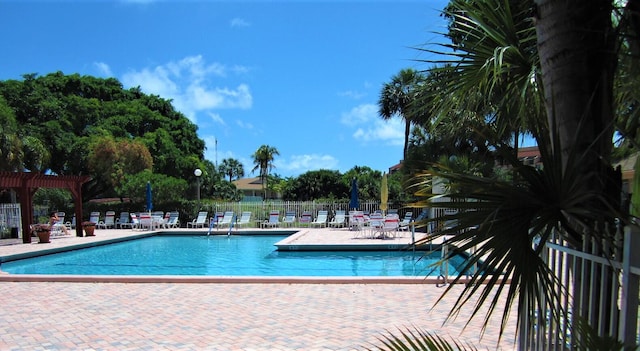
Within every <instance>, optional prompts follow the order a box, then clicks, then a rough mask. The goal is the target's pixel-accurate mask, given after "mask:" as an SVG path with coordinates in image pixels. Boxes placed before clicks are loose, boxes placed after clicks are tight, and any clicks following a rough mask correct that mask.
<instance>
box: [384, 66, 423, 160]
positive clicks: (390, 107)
mask: <svg viewBox="0 0 640 351" xmlns="http://www.w3.org/2000/svg"><path fill="white" fill-rule="evenodd" d="M423 79H424V78H423V77H422V75H421V74H420V73H419V72H418V71H416V70H414V69H411V68H408V69H403V70H401V71H400V73H398V74H397V75H395V76H393V77H392V78H391V82H389V83H386V84H384V85H383V87H382V92H381V93H380V99H379V100H378V107H379V113H380V116H382V118H383V119H384V120H389V119H391V118H392V117H394V116H400V117H401V118H402V119H404V121H405V131H404V148H403V149H402V157H403V158H405V157H406V156H407V147H408V145H409V134H410V132H411V122H412V117H411V116H412V115H411V114H410V113H409V109H410V105H411V104H412V102H413V101H414V100H415V97H416V92H417V89H418V87H419V86H420V84H421V83H422V81H423Z"/></svg>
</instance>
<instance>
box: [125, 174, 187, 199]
mask: <svg viewBox="0 0 640 351" xmlns="http://www.w3.org/2000/svg"><path fill="white" fill-rule="evenodd" d="M147 182H150V183H151V189H152V191H153V203H154V207H156V208H159V207H161V204H162V203H170V202H174V201H175V194H184V193H185V192H186V190H187V187H188V185H187V181H186V180H183V179H177V178H173V177H169V176H166V175H164V174H157V173H153V172H152V171H151V170H149V169H147V170H143V171H141V172H139V173H136V174H126V175H125V176H124V179H123V181H122V185H121V186H120V193H122V194H127V197H129V198H131V199H133V200H134V201H137V202H144V201H145V199H146V194H147V193H146V190H147Z"/></svg>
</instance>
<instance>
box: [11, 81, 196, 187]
mask: <svg viewBox="0 0 640 351" xmlns="http://www.w3.org/2000/svg"><path fill="white" fill-rule="evenodd" d="M22 78H23V79H22V80H21V81H19V80H6V81H0V97H2V99H3V103H0V106H8V108H9V109H10V110H12V112H13V115H14V116H15V122H16V124H17V126H16V129H15V131H14V132H11V133H7V136H6V137H5V138H6V139H7V140H8V139H9V138H11V139H12V140H16V138H17V139H18V140H21V141H22V145H21V148H22V149H21V151H20V153H21V154H22V155H24V156H23V157H22V164H21V165H20V167H17V168H18V169H20V168H23V169H26V170H30V171H39V172H45V171H51V172H53V173H56V174H70V175H73V174H89V175H92V176H93V180H92V181H91V182H89V183H87V184H85V187H84V191H83V196H85V197H86V198H92V197H102V196H106V195H107V193H110V192H111V189H113V187H112V184H109V183H108V177H102V176H101V174H97V173H94V172H92V171H91V169H90V167H89V153H90V150H91V149H92V145H93V144H94V143H95V141H96V140H98V139H101V138H114V140H122V139H131V140H135V141H136V142H140V143H142V144H144V146H145V148H146V149H147V150H149V151H150V152H151V157H152V159H153V161H152V162H153V165H154V172H155V173H159V174H165V175H168V176H172V177H176V178H181V179H189V178H190V177H192V174H193V169H194V166H195V165H197V164H199V163H201V162H202V161H203V160H204V156H203V155H204V141H203V140H202V139H200V138H199V137H198V136H197V126H196V125H194V124H193V123H192V122H190V121H189V119H188V118H186V117H185V116H184V115H183V114H181V113H179V112H177V111H176V110H175V109H174V108H173V106H172V105H171V102H170V101H169V100H166V99H163V98H161V97H159V96H153V95H146V94H144V93H142V92H141V91H140V88H139V87H136V88H131V89H128V90H125V89H123V87H122V84H121V83H120V82H119V81H118V80H116V79H113V78H108V79H102V78H95V77H91V76H80V75H78V74H71V75H65V74H63V73H62V72H55V73H50V74H47V75H45V76H38V75H36V74H25V75H23V77H22ZM4 102H6V103H4ZM0 110H2V108H0ZM0 113H1V114H2V117H0V118H7V117H6V116H7V115H6V113H4V112H0ZM7 125H11V124H10V123H9V122H8V121H7ZM7 131H8V129H7ZM27 136H28V137H27ZM15 145H17V144H15ZM20 153H19V154H20ZM16 155H17V154H16ZM130 166H131V165H128V166H127V167H130Z"/></svg>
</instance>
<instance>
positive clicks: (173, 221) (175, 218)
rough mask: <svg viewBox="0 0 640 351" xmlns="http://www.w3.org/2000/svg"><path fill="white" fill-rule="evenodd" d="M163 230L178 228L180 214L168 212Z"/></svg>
mask: <svg viewBox="0 0 640 351" xmlns="http://www.w3.org/2000/svg"><path fill="white" fill-rule="evenodd" d="M164 226H165V228H180V212H178V211H171V212H169V219H167V221H166V222H165V224H164Z"/></svg>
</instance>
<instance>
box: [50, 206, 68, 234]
mask: <svg viewBox="0 0 640 351" xmlns="http://www.w3.org/2000/svg"><path fill="white" fill-rule="evenodd" d="M56 215H57V216H58V220H57V221H56V222H55V223H53V224H52V225H51V236H58V235H64V234H65V229H67V227H66V226H65V224H64V216H65V213H64V212H58V213H57V214H56ZM63 226H64V229H63V228H62V227H63Z"/></svg>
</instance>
